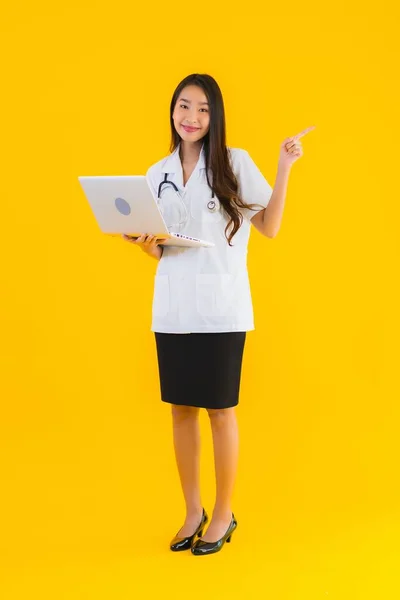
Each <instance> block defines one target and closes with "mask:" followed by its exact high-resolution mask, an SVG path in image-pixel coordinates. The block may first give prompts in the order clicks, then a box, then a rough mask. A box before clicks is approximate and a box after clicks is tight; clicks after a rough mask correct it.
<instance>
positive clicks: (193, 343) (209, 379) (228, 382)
mask: <svg viewBox="0 0 400 600" xmlns="http://www.w3.org/2000/svg"><path fill="white" fill-rule="evenodd" d="M155 339H156V346H157V358H158V370H159V377H160V390H161V400H162V401H163V402H169V403H170V404H181V405H186V406H197V407H200V408H215V409H218V408H230V407H232V406H236V405H237V404H238V403H239V389H240V375H241V370H242V357H243V350H244V345H245V341H246V332H245V331H233V332H226V333H225V332H224V333H183V334H181V333H158V332H155Z"/></svg>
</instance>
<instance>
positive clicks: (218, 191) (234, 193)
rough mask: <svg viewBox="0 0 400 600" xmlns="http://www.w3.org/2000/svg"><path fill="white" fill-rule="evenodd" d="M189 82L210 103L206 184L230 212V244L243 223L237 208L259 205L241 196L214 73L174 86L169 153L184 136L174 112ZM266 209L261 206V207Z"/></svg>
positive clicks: (193, 75) (206, 149)
mask: <svg viewBox="0 0 400 600" xmlns="http://www.w3.org/2000/svg"><path fill="white" fill-rule="evenodd" d="M187 85H197V86H199V87H200V88H202V90H203V91H204V93H205V95H206V96H207V101H208V103H209V112H210V127H209V131H208V132H207V133H206V135H205V136H204V137H203V138H202V141H203V143H204V154H205V163H206V177H207V183H208V185H209V186H210V188H211V189H212V190H213V191H214V194H215V195H216V196H217V198H218V199H219V201H220V203H221V205H222V207H223V209H224V210H225V211H226V213H227V214H228V215H229V217H230V220H229V222H228V224H227V226H226V227H225V237H226V239H227V240H228V244H229V245H230V246H232V244H231V240H232V238H233V236H234V235H235V233H236V232H237V231H238V229H239V227H240V226H241V225H242V222H243V215H242V213H241V212H240V211H239V210H238V207H240V208H251V209H253V208H255V207H258V206H260V205H259V204H246V203H245V202H244V201H243V200H242V199H241V198H240V197H239V195H238V182H237V179H236V176H235V174H234V172H233V170H232V165H231V162H230V160H229V154H228V150H227V147H226V127H225V109H224V101H223V98H222V93H221V90H220V88H219V85H218V83H217V82H216V81H215V79H214V78H213V77H211V75H205V74H199V73H192V74H191V75H188V76H187V77H185V78H184V79H182V81H181V82H180V83H179V84H178V86H177V88H176V89H175V91H174V93H173V96H172V100H171V106H170V124H171V144H170V152H171V153H172V152H174V150H175V149H176V148H177V146H178V145H179V143H180V142H181V138H180V136H179V134H178V132H177V131H176V129H175V126H174V120H173V118H172V115H173V113H174V109H175V105H176V103H177V101H178V98H179V96H180V94H181V92H182V90H183V88H185V87H186V86H187ZM209 170H210V171H211V173H212V181H213V183H212V185H211V184H210V181H209V177H208V174H209ZM262 208H264V207H263V206H260V209H262ZM231 225H232V229H231V231H230V233H229V235H227V230H228V229H229V227H230V226H231Z"/></svg>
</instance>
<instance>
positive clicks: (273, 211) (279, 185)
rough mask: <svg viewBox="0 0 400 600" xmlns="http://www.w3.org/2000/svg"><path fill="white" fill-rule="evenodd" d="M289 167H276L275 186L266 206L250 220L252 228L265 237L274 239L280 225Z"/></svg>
mask: <svg viewBox="0 0 400 600" xmlns="http://www.w3.org/2000/svg"><path fill="white" fill-rule="evenodd" d="M290 170H291V167H290V166H289V167H288V166H278V171H277V175H276V180H275V185H274V187H273V192H272V195H271V198H270V200H269V202H268V206H267V207H266V208H264V209H263V210H260V212H258V213H257V214H256V215H254V217H253V218H252V219H251V223H252V224H253V225H254V227H255V228H256V229H257V230H258V231H259V232H260V233H261V234H262V235H265V236H266V237H269V238H274V237H275V236H276V235H277V233H278V231H279V229H280V225H281V221H282V215H283V209H284V206H285V199H286V192H287V186H288V180H289V175H290Z"/></svg>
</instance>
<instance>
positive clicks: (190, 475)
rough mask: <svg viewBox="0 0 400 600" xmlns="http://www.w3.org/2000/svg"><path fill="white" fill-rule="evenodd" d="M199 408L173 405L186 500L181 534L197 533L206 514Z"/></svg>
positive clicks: (173, 419) (179, 464)
mask: <svg viewBox="0 0 400 600" xmlns="http://www.w3.org/2000/svg"><path fill="white" fill-rule="evenodd" d="M199 411H200V409H199V408H196V407H195V406H180V405H177V404H172V421H173V436H174V449H175V458H176V463H177V466H178V471H179V477H180V481H181V486H182V491H183V495H184V497H185V503H186V520H185V523H184V525H183V527H182V529H181V530H180V531H179V532H178V534H177V535H179V536H181V537H186V536H189V535H193V533H194V531H195V530H196V529H197V527H198V525H199V523H200V521H201V517H202V514H203V504H202V501H201V495H200V424H199Z"/></svg>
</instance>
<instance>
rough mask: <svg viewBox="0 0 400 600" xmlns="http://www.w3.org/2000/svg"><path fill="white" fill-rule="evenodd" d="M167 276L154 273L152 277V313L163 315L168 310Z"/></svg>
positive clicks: (156, 315)
mask: <svg viewBox="0 0 400 600" xmlns="http://www.w3.org/2000/svg"><path fill="white" fill-rule="evenodd" d="M169 306H170V303H169V276H168V275H156V276H155V278H154V294H153V315H154V316H155V317H165V315H167V314H168V312H169Z"/></svg>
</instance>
